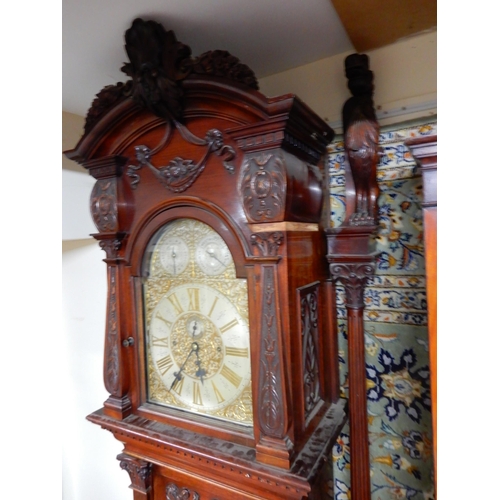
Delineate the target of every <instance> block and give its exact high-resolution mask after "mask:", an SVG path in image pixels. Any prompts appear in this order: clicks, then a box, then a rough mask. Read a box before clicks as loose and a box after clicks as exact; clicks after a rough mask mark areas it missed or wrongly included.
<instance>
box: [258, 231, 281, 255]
mask: <svg viewBox="0 0 500 500" xmlns="http://www.w3.org/2000/svg"><path fill="white" fill-rule="evenodd" d="M283 238H284V236H283V233H282V232H281V231H275V232H273V233H254V234H252V236H251V237H250V240H251V242H252V245H255V246H256V247H257V248H258V249H259V252H260V254H261V255H262V256H264V257H275V256H276V255H277V254H278V247H279V246H280V245H281V244H282V243H283Z"/></svg>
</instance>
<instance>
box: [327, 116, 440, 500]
mask: <svg viewBox="0 0 500 500" xmlns="http://www.w3.org/2000/svg"><path fill="white" fill-rule="evenodd" d="M434 134H437V123H436V122H432V123H423V124H418V125H411V126H410V125H408V126H406V127H401V128H398V129H394V130H386V131H383V132H382V133H381V135H380V146H381V147H382V148H383V156H382V157H381V160H380V163H379V165H378V171H377V177H378V182H379V186H380V197H379V214H380V220H379V229H378V237H377V250H378V252H379V257H378V260H377V269H376V272H375V276H374V278H373V279H372V280H371V281H370V283H369V284H368V286H367V288H366V292H365V312H364V319H365V350H366V378H367V401H368V420H369V422H368V430H369V439H370V466H371V485H372V486H371V490H372V500H393V499H413V500H431V499H433V498H434V484H433V477H432V475H433V458H432V422H431V397H430V380H429V353H428V334H427V303H426V291H425V262H424V240H423V226H422V207H421V201H422V176H421V173H420V172H419V169H418V168H417V165H416V162H415V160H414V158H413V156H412V155H411V153H410V151H409V149H408V148H407V147H406V146H405V145H404V141H406V140H407V139H410V138H416V137H422V136H428V135H434ZM345 161H346V155H345V153H344V144H343V142H342V140H337V141H335V142H333V143H332V144H331V145H330V146H329V176H330V201H331V220H332V225H333V226H334V227H337V226H339V225H340V224H341V222H342V221H343V217H344V213H345V177H344V174H345ZM337 307H338V324H339V363H340V377H341V378H340V380H341V393H342V396H344V397H347V398H348V397H349V387H348V381H347V335H346V324H347V321H346V308H345V300H344V290H343V287H342V286H341V285H338V287H337ZM349 469H350V448H349V423H347V424H346V426H345V428H344V429H343V431H342V433H341V434H340V437H339V439H338V441H337V443H336V445H335V447H334V450H333V481H332V484H331V488H330V492H329V495H330V497H331V498H334V499H335V500H345V499H350V498H351V496H350V474H349ZM353 500H355V499H353Z"/></svg>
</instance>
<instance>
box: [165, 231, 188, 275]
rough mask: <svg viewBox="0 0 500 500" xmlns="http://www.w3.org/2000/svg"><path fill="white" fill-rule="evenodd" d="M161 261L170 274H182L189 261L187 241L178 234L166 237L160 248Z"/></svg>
mask: <svg viewBox="0 0 500 500" xmlns="http://www.w3.org/2000/svg"><path fill="white" fill-rule="evenodd" d="M160 261H161V264H162V266H163V268H164V269H165V271H167V272H168V273H169V274H172V275H173V276H177V275H179V274H181V273H182V272H183V271H184V270H185V269H186V267H187V265H188V262H189V248H188V246H187V245H186V242H185V241H184V240H183V239H182V238H179V237H177V236H170V237H167V238H165V239H164V240H163V242H162V245H161V248H160Z"/></svg>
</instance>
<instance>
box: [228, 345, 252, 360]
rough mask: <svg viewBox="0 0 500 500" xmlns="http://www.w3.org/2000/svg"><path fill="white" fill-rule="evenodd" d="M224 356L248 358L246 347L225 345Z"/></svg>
mask: <svg viewBox="0 0 500 500" xmlns="http://www.w3.org/2000/svg"><path fill="white" fill-rule="evenodd" d="M226 356H238V357H240V358H248V347H226Z"/></svg>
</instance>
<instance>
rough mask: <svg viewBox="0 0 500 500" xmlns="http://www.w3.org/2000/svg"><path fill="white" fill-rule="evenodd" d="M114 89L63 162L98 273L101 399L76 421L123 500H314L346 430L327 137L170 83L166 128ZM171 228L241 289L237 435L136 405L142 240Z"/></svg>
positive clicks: (206, 84)
mask: <svg viewBox="0 0 500 500" xmlns="http://www.w3.org/2000/svg"><path fill="white" fill-rule="evenodd" d="M124 87H127V85H125V86H123V85H122V84H118V85H116V86H113V87H112V88H108V89H107V90H106V89H104V91H103V92H102V93H101V94H100V95H98V97H97V98H96V101H95V102H94V103H93V106H92V108H91V110H90V111H89V115H88V119H87V126H86V130H85V134H84V136H83V137H82V139H81V140H80V141H79V143H78V144H77V146H76V147H75V149H73V150H72V151H68V152H66V155H67V156H68V157H69V158H71V159H73V160H75V161H78V162H79V163H81V164H82V165H83V166H84V167H85V168H86V169H88V171H89V173H90V174H91V175H92V176H93V177H94V178H95V179H96V184H95V187H94V190H93V192H92V195H91V202H90V205H91V206H90V208H91V213H92V217H93V220H94V222H95V224H96V227H97V229H98V233H96V234H95V235H94V237H95V238H96V239H97V240H98V241H99V243H100V245H101V247H102V248H103V250H104V251H105V252H106V257H105V259H104V261H105V262H106V266H107V274H108V303H107V320H106V328H105V348H104V383H105V386H106V389H107V390H108V392H109V393H110V396H109V398H108V399H107V400H106V401H105V402H104V407H103V408H102V409H101V410H98V411H96V412H94V413H93V414H92V415H89V417H88V418H89V420H91V421H92V422H94V423H96V424H98V425H101V426H102V427H103V428H105V429H107V430H109V431H111V432H112V433H113V434H114V435H115V437H116V438H117V439H118V440H120V441H121V442H122V443H123V444H124V453H123V454H122V455H120V457H119V458H120V464H121V465H122V467H123V468H126V469H127V470H128V471H129V473H130V475H131V479H132V488H133V489H134V499H138V498H141V499H153V498H155V499H156V498H165V495H166V493H165V492H166V491H168V489H169V488H170V490H171V491H170V493H167V498H184V496H182V495H184V493H182V492H183V491H184V490H183V488H184V489H185V490H186V491H187V493H186V494H191V493H192V498H207V499H208V498H209V499H213V498H218V499H219V500H220V499H223V498H227V499H230V498H270V499H271V498H276V499H278V498H281V499H285V498H305V497H308V498H321V493H319V491H320V488H321V485H322V481H321V480H320V477H321V474H323V473H324V470H325V468H324V467H323V466H324V463H325V461H326V460H329V459H330V456H331V448H332V446H333V443H334V440H335V438H336V436H337V435H338V432H339V431H340V429H341V427H342V425H343V423H344V422H345V419H346V413H345V401H343V400H341V399H339V389H338V373H337V343H336V342H337V341H336V334H337V331H336V311H335V298H334V297H335V294H334V290H333V285H332V283H331V280H329V276H328V263H327V261H326V258H325V255H326V238H325V234H324V231H323V221H324V206H325V203H326V202H327V201H328V197H327V195H325V190H326V180H325V174H324V170H323V156H324V154H325V152H326V147H327V145H328V143H329V142H330V141H331V139H332V138H333V131H332V130H331V129H330V128H329V127H328V125H327V124H326V123H324V122H323V121H322V120H321V119H320V118H319V117H318V116H317V115H315V114H314V113H313V112H312V111H311V110H310V109H309V108H308V107H307V106H306V105H305V104H304V103H302V102H301V101H300V100H299V99H298V98H297V97H295V96H293V95H285V96H281V97H277V98H272V99H268V98H266V97H265V96H263V95H262V94H260V93H259V92H258V91H257V90H255V89H254V88H249V87H248V86H247V85H245V84H243V83H241V82H238V81H235V80H234V79H230V78H224V77H219V76H214V75H207V74H196V73H191V74H190V75H188V76H187V77H185V78H184V79H183V80H182V86H181V91H182V100H181V101H180V102H181V103H182V106H181V112H180V114H177V115H175V114H174V113H170V112H169V113H167V114H166V115H165V114H164V115H163V116H159V113H158V112H157V109H153V108H152V107H150V106H147V105H146V106H145V105H144V103H143V102H140V101H138V100H137V99H134V98H133V93H132V95H130V94H128V95H127V93H126V92H122V91H123V88H124ZM110 96H112V98H110ZM171 109H173V108H171ZM160 114H161V113H160ZM179 220H190V221H195V222H196V223H202V224H204V225H206V226H207V227H208V228H210V230H211V231H214V232H215V233H216V234H217V235H219V236H220V237H221V238H222V240H223V242H224V244H225V245H227V248H228V249H229V251H230V255H231V259H232V262H234V273H235V278H236V279H239V280H246V285H247V287H248V297H247V298H248V331H249V334H248V335H249V358H250V366H251V386H250V387H251V390H250V393H251V398H250V401H251V402H250V403H248V404H249V405H250V406H251V409H250V413H251V424H250V425H248V423H247V425H241V423H238V420H237V418H233V419H232V420H231V419H221V418H212V416H210V414H209V412H208V413H207V412H198V411H196V405H191V404H187V406H188V408H186V407H183V406H182V405H178V407H175V405H171V404H167V405H165V404H157V403H155V402H153V401H152V400H151V398H149V396H148V394H149V389H148V383H149V382H148V378H147V377H148V370H150V367H149V368H148V355H147V351H148V346H147V344H146V339H147V338H148V323H147V321H146V322H145V321H144V316H145V314H146V316H147V308H148V307H150V308H151V307H153V306H152V305H151V304H150V305H149V306H148V304H147V301H146V299H145V294H144V290H145V289H144V283H145V281H147V278H148V276H147V275H148V267H147V265H146V264H145V263H148V262H150V260H149V257H148V255H147V252H148V251H150V248H151V246H150V245H151V242H154V241H155V240H154V237H155V235H157V234H158V232H159V231H161V230H162V228H165V227H168V226H167V225H168V224H170V223H172V222H174V221H179ZM148 248H149V250H148ZM193 265H194V264H193ZM186 276H187V275H186ZM186 279H187V281H186V282H185V283H189V279H191V278H186ZM173 282H174V281H172V280H170V281H168V279H167V280H166V281H165V283H167V284H166V285H165V286H166V287H167V289H168V286H171V284H172V283H173ZM169 283H170V284H169ZM160 296H161V294H159V295H158V297H160ZM228 299H231V297H228ZM184 307H185V306H184ZM203 314H204V317H206V316H208V313H206V311H205V312H204V313H203ZM233 352H234V351H233ZM186 353H187V355H191V353H190V351H186ZM193 357H194V355H193ZM223 366H225V365H223V364H222V363H221V364H220V366H219V368H218V370H219V369H222V368H221V367H223ZM200 373H203V372H200ZM188 375H189V374H187V375H186V373H185V376H188ZM202 377H203V375H202ZM200 380H202V379H200ZM233 380H234V378H233ZM202 383H203V380H202ZM198 386H200V384H198ZM200 387H201V386H200ZM167 389H168V387H167ZM203 389H204V390H205V387H204V386H203ZM133 471H135V475H134V473H133ZM138 471H142V472H141V474H139V472H138ZM176 488H177V490H176ZM175 491H177V493H175ZM169 494H170V496H168V495H169ZM175 495H177V496H175ZM196 495H198V497H196ZM235 495H236V496H235ZM186 498H191V497H189V496H186Z"/></svg>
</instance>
